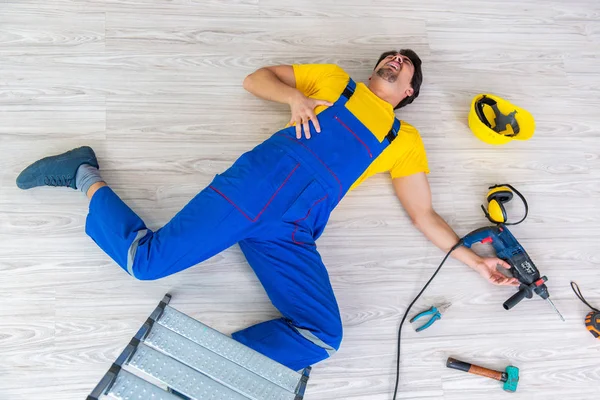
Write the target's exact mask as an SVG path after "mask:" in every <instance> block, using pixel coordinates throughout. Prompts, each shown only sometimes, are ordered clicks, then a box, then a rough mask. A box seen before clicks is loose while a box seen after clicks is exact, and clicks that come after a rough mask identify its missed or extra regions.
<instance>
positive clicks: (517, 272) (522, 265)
mask: <svg viewBox="0 0 600 400" xmlns="http://www.w3.org/2000/svg"><path fill="white" fill-rule="evenodd" d="M475 243H491V244H492V246H493V247H494V250H495V251H496V256H497V257H498V258H500V259H502V260H504V261H506V262H507V263H508V264H510V273H511V274H512V276H513V277H515V278H517V279H518V280H519V282H520V283H521V284H520V286H519V291H518V292H517V293H515V294H514V295H513V296H512V297H511V298H510V299H508V300H506V301H505V302H504V304H503V306H504V309H505V310H510V309H511V308H513V307H514V306H516V305H517V304H519V302H520V301H521V300H523V299H524V298H528V299H530V298H532V297H533V293H535V294H537V295H539V296H540V297H541V298H542V299H544V300H548V302H549V303H550V305H551V306H552V308H553V309H554V311H556V313H557V314H558V315H559V316H560V319H562V320H563V321H564V320H565V319H564V318H563V316H562V315H561V313H560V312H559V311H558V309H557V308H556V306H555V305H554V303H553V302H552V300H550V294H549V293H548V287H546V284H545V283H544V282H546V281H547V280H548V278H546V277H545V276H540V271H539V270H538V269H537V268H536V266H535V264H534V263H533V261H531V258H529V255H528V254H527V252H526V251H525V249H524V248H523V246H521V245H520V244H519V242H518V241H517V239H515V237H514V236H513V235H512V233H510V231H509V230H508V228H507V227H506V225H504V224H498V225H496V226H488V227H484V228H479V229H476V230H474V231H473V232H471V233H469V234H467V235H466V236H465V237H464V238H462V244H463V245H464V246H466V247H468V248H471V246H472V245H474V244H475Z"/></svg>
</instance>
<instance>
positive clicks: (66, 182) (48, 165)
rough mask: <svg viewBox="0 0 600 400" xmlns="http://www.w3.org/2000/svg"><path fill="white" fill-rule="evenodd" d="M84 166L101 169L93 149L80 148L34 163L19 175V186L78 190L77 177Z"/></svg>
mask: <svg viewBox="0 0 600 400" xmlns="http://www.w3.org/2000/svg"><path fill="white" fill-rule="evenodd" d="M82 164H89V165H91V166H93V167H96V168H98V169H99V168H100V166H99V165H98V160H96V155H95V154H94V150H92V148H91V147H88V146H83V147H78V148H76V149H73V150H70V151H67V152H66V153H62V154H59V155H56V156H50V157H46V158H42V159H41V160H38V161H36V162H34V163H33V164H31V165H30V166H29V167H27V168H25V169H24V170H23V172H21V173H20V174H19V176H18V177H17V186H18V187H19V188H21V189H31V188H33V187H36V186H65V187H70V188H73V189H77V187H76V186H75V175H76V174H77V169H78V168H79V166H80V165H82Z"/></svg>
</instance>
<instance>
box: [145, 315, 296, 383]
mask: <svg viewBox="0 0 600 400" xmlns="http://www.w3.org/2000/svg"><path fill="white" fill-rule="evenodd" d="M157 322H158V323H159V324H161V325H162V326H164V327H166V328H168V329H170V330H172V331H174V332H177V333H178V334H180V335H181V336H183V337H185V338H187V339H189V340H191V341H193V342H195V343H197V344H199V345H200V346H202V347H205V348H207V349H209V350H210V351H212V352H213V353H216V354H218V355H220V356H222V357H224V358H226V359H228V360H230V361H233V362H234V363H236V364H238V365H240V366H242V367H244V368H246V369H247V370H250V371H252V372H254V373H255V374H256V375H259V376H262V377H263V378H265V379H267V380H269V381H271V382H273V383H275V384H277V385H279V386H280V387H282V388H284V389H285V390H287V391H289V392H292V393H295V392H296V390H297V388H298V383H299V382H300V381H301V378H302V375H301V374H299V373H297V372H296V371H294V370H292V369H289V368H287V367H285V366H284V365H282V364H279V363H278V362H276V361H273V360H271V359H270V358H268V357H266V356H264V355H262V354H260V353H259V352H257V351H255V350H253V349H250V348H249V347H246V346H244V345H243V344H241V343H239V342H237V341H235V340H233V339H231V338H230V337H229V336H226V335H224V334H222V333H220V332H218V331H216V330H214V329H212V328H210V327H208V326H206V325H204V324H203V323H201V322H200V321H197V320H195V319H193V318H191V317H189V316H187V315H185V314H184V313H182V312H180V311H177V310H176V309H174V308H172V307H169V306H166V307H165V309H164V312H163V313H162V315H161V316H160V318H159V319H158V320H157Z"/></svg>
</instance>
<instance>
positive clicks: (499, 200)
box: [481, 183, 529, 225]
mask: <svg viewBox="0 0 600 400" xmlns="http://www.w3.org/2000/svg"><path fill="white" fill-rule="evenodd" d="M489 189H490V191H489V192H488V194H487V198H486V199H487V202H488V206H487V209H486V208H485V207H484V206H483V205H482V206H481V209H482V210H483V213H484V214H485V216H486V218H487V219H488V220H490V222H493V223H494V224H504V225H517V224H520V223H521V222H523V221H525V218H527V214H528V213H529V206H528V205H527V200H525V197H523V195H522V194H521V193H520V192H519V191H518V190H517V189H515V188H514V187H512V186H511V185H509V184H507V183H504V184H502V185H494V186H490V187H489ZM513 192H514V193H516V194H517V196H519V197H520V198H521V200H522V201H523V204H524V205H525V215H524V216H523V218H521V220H520V221H518V222H507V220H508V216H507V215H506V209H505V208H504V204H505V203H508V202H509V201H511V200H512V198H513Z"/></svg>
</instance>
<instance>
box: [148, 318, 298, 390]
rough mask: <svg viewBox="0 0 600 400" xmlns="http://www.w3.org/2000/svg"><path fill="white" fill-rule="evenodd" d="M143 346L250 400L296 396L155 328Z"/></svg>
mask: <svg viewBox="0 0 600 400" xmlns="http://www.w3.org/2000/svg"><path fill="white" fill-rule="evenodd" d="M144 343H146V344H148V345H150V346H152V347H153V348H155V349H157V350H159V351H161V352H163V353H165V354H167V355H169V356H171V357H173V358H175V359H177V360H179V361H181V362H182V363H184V364H186V365H188V366H190V367H192V368H194V369H195V370H197V371H199V372H201V373H203V374H205V375H207V376H209V377H211V378H213V379H214V380H216V381H217V382H220V383H222V384H223V385H225V386H227V387H229V388H230V389H233V390H235V391H237V392H239V393H241V394H243V395H244V396H246V397H248V398H250V399H253V400H294V399H295V397H296V395H295V394H294V393H293V392H289V391H287V390H285V389H283V388H282V387H280V386H278V385H276V384H275V383H273V382H271V381H269V380H267V379H265V378H263V377H261V376H259V375H256V374H255V373H253V372H251V371H249V370H247V369H245V368H244V367H241V366H239V365H238V364H236V363H234V362H232V361H229V360H228V359H226V358H223V357H221V356H220V355H218V354H216V353H213V352H212V351H210V350H208V349H206V348H205V347H202V346H199V345H198V344H196V343H194V342H192V341H191V340H189V339H186V338H184V337H183V336H181V335H179V334H178V333H175V332H173V331H171V330H170V329H167V328H165V327H163V326H161V325H158V324H155V325H154V326H153V327H152V330H151V331H150V333H149V334H148V336H147V337H146V338H145V339H144Z"/></svg>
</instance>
